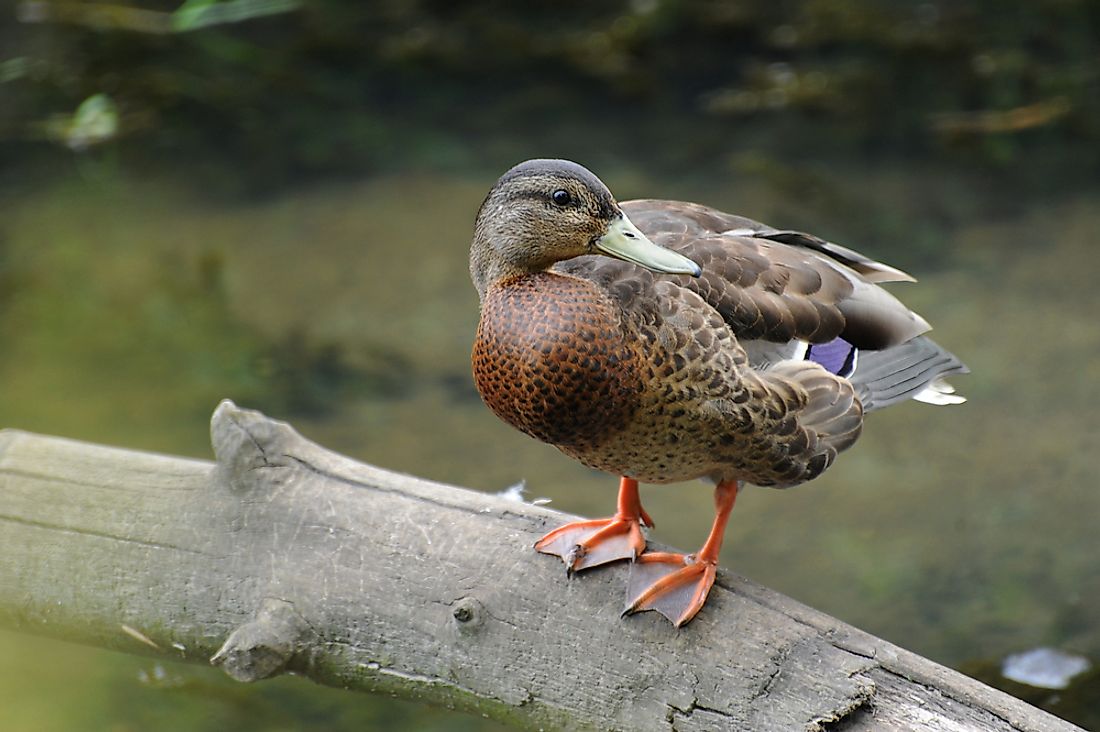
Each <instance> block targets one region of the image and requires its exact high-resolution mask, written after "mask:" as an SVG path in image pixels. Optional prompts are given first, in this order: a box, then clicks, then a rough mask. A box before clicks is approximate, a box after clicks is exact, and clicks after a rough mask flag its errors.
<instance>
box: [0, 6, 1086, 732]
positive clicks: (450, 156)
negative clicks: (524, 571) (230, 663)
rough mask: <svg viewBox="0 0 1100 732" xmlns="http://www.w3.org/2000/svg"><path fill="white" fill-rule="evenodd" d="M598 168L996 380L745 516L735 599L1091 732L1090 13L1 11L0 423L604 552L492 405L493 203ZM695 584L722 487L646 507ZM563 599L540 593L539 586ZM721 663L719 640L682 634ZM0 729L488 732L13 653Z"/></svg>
mask: <svg viewBox="0 0 1100 732" xmlns="http://www.w3.org/2000/svg"><path fill="white" fill-rule="evenodd" d="M554 156H560V157H569V158H573V159H576V160H578V161H580V162H583V163H585V164H586V165H588V166H589V167H591V168H592V169H593V170H595V171H596V172H597V174H599V175H600V176H601V177H603V179H604V180H605V181H606V182H607V183H608V184H609V185H610V187H611V188H612V190H613V191H614V192H615V193H616V195H617V196H618V197H619V198H620V199H621V200H625V199H628V198H632V197H643V196H646V197H660V198H680V199H686V200H695V201H699V202H701V203H706V204H709V205H712V206H715V207H718V208H721V209H724V210H728V211H734V212H737V213H741V214H744V215H747V216H750V217H752V218H756V219H761V220H764V221H767V222H769V223H771V224H773V225H776V226H781V227H785V228H802V229H805V230H809V231H812V232H814V233H817V234H819V235H822V236H825V237H827V238H829V239H832V240H833V241H837V242H839V243H843V244H845V245H848V246H851V247H855V248H857V249H859V250H862V251H864V252H865V253H867V254H869V255H871V256H873V257H876V258H880V259H883V260H885V261H887V262H889V263H891V264H894V265H896V266H898V267H901V268H902V269H905V270H907V271H909V272H911V273H913V274H914V275H916V276H917V277H918V278H919V279H920V280H921V281H920V283H919V284H917V285H901V286H898V287H896V288H895V292H896V293H897V294H898V295H899V296H901V297H902V298H903V299H904V300H905V301H906V302H907V303H908V304H909V305H910V306H912V307H914V308H915V309H917V310H918V311H920V312H921V313H922V314H924V315H925V316H926V317H927V318H928V319H929V320H930V321H931V322H932V323H933V324H934V325H935V326H936V334H935V335H936V338H937V339H938V340H939V341H940V342H942V343H943V344H945V345H946V346H948V347H949V348H951V349H952V350H953V351H955V352H956V353H958V354H959V355H960V356H961V357H962V358H963V359H964V360H965V361H966V362H967V363H968V364H969V365H970V367H971V368H972V370H973V374H972V375H971V376H968V377H965V378H959V379H956V380H955V383H956V385H957V386H959V388H960V390H961V391H962V392H964V393H965V394H966V395H967V396H968V397H969V398H970V401H969V402H968V403H967V404H966V405H964V406H961V407H954V408H939V409H937V408H932V407H928V406H925V405H920V404H911V405H905V406H901V407H898V408H895V409H891V410H888V411H886V412H884V413H876V414H875V415H873V417H872V418H871V419H870V420H869V424H868V426H867V429H866V430H865V433H864V437H863V438H862V439H861V441H860V443H859V444H858V445H857V447H856V448H855V449H853V450H852V451H851V452H849V453H846V454H845V455H844V456H843V457H842V458H841V459H840V460H839V462H838V464H837V466H836V467H835V468H834V469H832V470H831V471H830V472H829V473H828V474H827V475H825V476H824V477H822V478H821V479H819V480H817V481H815V482H814V483H813V484H812V485H809V486H805V487H802V488H799V489H797V490H793V491H787V492H780V491H765V490H760V489H757V490H750V491H749V492H748V493H747V494H746V496H745V497H744V498H743V500H742V501H740V502H739V503H738V508H737V511H736V513H735V516H734V518H733V520H732V522H731V527H730V532H729V534H728V539H727V543H726V547H725V549H724V552H723V557H722V563H723V565H724V566H726V567H728V568H730V569H732V570H733V571H735V572H738V573H740V574H743V575H746V576H749V577H752V578H753V579H755V580H758V581H760V582H762V583H764V584H767V585H769V586H771V587H774V588H776V589H778V590H780V591H782V592H784V593H787V594H789V595H791V596H793V597H795V598H797V599H799V600H801V601H803V602H806V603H808V604H810V605H813V606H815V607H817V608H820V609H822V610H824V611H826V612H828V613H831V614H833V615H836V616H838V617H840V618H842V619H843V620H845V621H847V622H850V623H853V624H855V625H857V626H860V627H862V628H864V629H866V630H868V631H870V632H872V633H875V634H877V635H880V636H883V637H885V638H887V639H889V640H891V641H893V642H895V643H898V644H900V645H902V646H905V647H907V648H909V649H912V650H914V651H917V652H919V653H921V654H924V655H927V656H929V657H931V658H933V659H935V660H937V661H940V662H942V663H945V664H948V665H951V666H954V667H956V668H960V669H961V670H963V671H965V672H967V673H971V674H974V675H976V676H978V677H979V678H982V679H983V680H986V681H987V682H990V683H994V684H997V685H1000V686H1002V687H1004V688H1007V689H1009V690H1010V691H1012V692H1013V693H1016V694H1018V695H1021V696H1023V697H1024V698H1027V699H1028V700H1030V701H1032V702H1033V703H1037V704H1041V705H1043V706H1044V707H1046V708H1047V709H1050V710H1051V711H1053V712H1054V713H1056V714H1059V715H1062V716H1065V717H1068V718H1070V719H1072V720H1074V721H1076V722H1077V723H1078V724H1081V725H1083V726H1086V727H1090V728H1095V729H1100V675H1098V673H1097V671H1096V670H1095V669H1094V670H1093V671H1091V672H1088V673H1086V674H1084V675H1083V676H1079V677H1078V678H1077V679H1076V680H1075V684H1074V685H1073V686H1071V687H1070V688H1069V689H1067V690H1065V691H1043V690H1039V689H1033V688H1030V687H1026V686H1023V685H1019V684H1014V683H1012V682H1009V681H1007V680H1005V679H1003V678H1001V677H1000V675H999V668H1000V661H1001V659H1002V658H1004V657H1005V656H1006V655H1007V654H1010V653H1015V652H1019V651H1022V650H1026V649H1029V648H1033V647H1036V646H1043V645H1045V646H1052V647H1055V648H1059V649H1062V650H1064V651H1067V652H1071V653H1075V654H1080V655H1084V656H1086V657H1090V658H1091V659H1093V661H1094V662H1095V661H1096V660H1097V659H1100V615H1098V614H1097V612H1096V608H1097V607H1098V606H1100V544H1098V542H1097V539H1096V525H1097V520H1098V517H1100V491H1098V490H1097V475H1098V473H1100V450H1098V447H1100V426H1098V422H1097V419H1096V417H1095V412H1096V405H1097V404H1100V326H1098V323H1097V320H1098V316H1100V293H1098V289H1097V282H1098V279H1100V278H1098V275H1100V250H1098V248H1097V241H1098V238H1097V233H1096V232H1097V230H1098V229H1100V174H1098V171H1100V5H1098V4H1097V3H1095V2H1086V1H1085V0H1033V1H1032V2H1028V3H1003V2H999V1H995V0H985V1H982V0H937V1H935V2H924V3H913V2H900V1H898V2H890V1H873V0H790V1H789V2H774V0H744V1H741V2H721V1H719V0H633V1H632V2H608V3H589V2H583V1H582V0H558V1H557V2H552V3H530V4H526V3H510V2H491V1H485V2H470V3H455V2H449V1H448V2H444V1H443V0H439V1H436V2H430V1H426V0H421V1H414V0H410V1H405V0H388V1H387V0H382V1H379V2H372V3H359V2H351V1H350V0H349V1H347V2H336V1H335V0H314V1H312V2H310V1H308V0H301V1H300V2H299V1H297V0H232V1H229V2H212V1H211V0H189V1H188V2H186V3H183V4H182V5H181V3H180V1H179V0H104V2H101V3H100V2H82V1H79V0H71V1H66V0H8V2H5V3H3V4H2V5H0V427H18V428H22V429H28V430H35V431H40V432H45V433H50V434H58V435H65V436H71V437H76V438H80V439H85V440H91V441H95V442H101V443H110V444H119V445H125V446H129V447H135V448H145V449H151V450H157V451H162V452H167V453H173V454H184V455H191V456H197V457H209V456H210V450H209V446H208V442H207V434H206V431H207V422H208V419H209V415H210V412H211V411H212V410H213V408H214V406H215V405H216V403H217V401H218V400H219V399H221V398H223V397H229V398H232V399H234V400H235V401H237V402H238V403H239V404H242V405H243V406H249V407H256V408H260V409H263V410H265V411H267V412H268V413H269V414H271V415H272V416H275V417H279V418H283V419H290V420H291V421H293V422H294V424H295V425H296V426H297V427H298V428H299V429H300V430H301V431H302V432H303V433H305V434H306V435H307V436H309V437H311V438H313V439H315V440H317V441H320V442H321V443H323V444H325V445H327V446H329V447H331V448H333V449H335V450H338V451H340V452H343V453H346V454H348V455H352V456H354V457H356V458H359V459H362V460H366V461H370V462H374V463H377V464H379V465H382V466H384V467H388V468H392V469H396V470H402V471H408V472H412V473H416V474H419V475H423V476H426V477H429V478H433V479H437V480H443V481H447V482H452V483H457V484H462V485H467V486H471V487H475V488H478V489H483V490H486V491H498V490H501V489H503V488H505V487H506V486H508V485H511V484H512V483H515V482H517V481H519V480H521V479H522V480H526V481H527V485H528V487H529V491H530V494H531V495H533V496H548V497H551V498H553V501H554V502H553V505H554V506H555V507H557V508H559V509H562V510H566V511H571V512H576V513H581V514H585V515H604V514H606V513H608V511H609V510H610V508H611V506H612V504H613V501H614V491H615V487H616V485H617V481H616V480H615V479H614V478H613V477H608V476H602V475H598V474H596V473H593V472H591V471H588V470H586V469H584V468H582V467H580V466H578V465H576V464H574V463H573V462H571V461H570V460H568V459H567V458H565V457H563V456H561V455H560V454H558V453H557V452H556V451H555V450H553V449H552V448H549V447H546V446H544V445H541V444H538V443H536V442H534V441H532V440H530V439H528V438H526V437H524V436H523V435H521V434H519V433H518V432H514V431H513V430H511V429H510V428H508V427H506V426H505V425H503V424H501V423H498V422H497V421H496V419H495V418H494V417H493V416H492V415H491V414H490V413H489V412H488V411H487V410H486V409H485V408H484V407H483V406H482V405H481V404H480V402H479V400H478V398H477V394H476V392H475V391H474V390H473V386H472V383H471V380H470V376H469V361H468V358H469V346H470V342H471V339H472V336H473V330H474V327H475V325H476V321H477V298H476V294H475V293H474V291H473V288H472V287H471V286H470V284H469V279H468V275H467V269H466V267H467V265H466V257H467V247H468V242H469V235H470V231H471V227H472V221H473V216H474V214H475V212H476V209H477V206H478V204H479V203H480V201H481V198H482V197H483V196H484V194H485V192H486V191H487V190H488V188H489V186H490V185H491V184H492V182H493V181H494V180H495V179H496V177H497V176H498V175H499V174H500V173H501V172H503V171H504V170H505V169H506V168H507V167H509V166H510V165H512V164H514V163H515V162H518V161H520V160H522V159H525V158H528V157H554ZM643 491H644V492H643V496H644V499H645V502H646V506H647V508H648V509H649V511H650V512H651V513H652V514H653V515H654V517H655V519H656V521H657V524H658V528H657V530H656V532H655V536H656V538H657V539H658V540H660V541H664V542H667V543H671V544H673V545H677V546H680V547H684V548H688V549H691V548H694V547H696V546H697V545H698V544H699V542H700V541H701V540H702V538H703V536H704V534H705V532H706V530H707V528H708V527H709V525H710V520H711V497H710V495H709V491H708V490H706V488H705V487H703V486H702V485H700V484H687V485H684V486H673V487H648V488H644V489H643ZM531 560H532V561H538V559H537V558H536V557H535V556H532V558H531ZM689 631H690V628H689ZM0 697H2V698H3V699H4V702H3V704H2V705H0V727H2V728H3V729H5V730H8V729H11V730H47V731H53V730H113V731H118V732H123V731H129V730H145V729H152V728H156V729H162V730H181V731H192V730H222V729H227V728H231V729H238V730H293V729H310V728H325V729H331V730H352V729H355V730H364V729H393V728H400V729H421V730H498V729H500V727H499V726H497V725H494V724H491V723H489V722H487V721H485V720H481V719H477V718H474V717H468V716H464V715H458V714H453V713H448V712H446V711H441V710H435V709H428V708H423V707H417V706H413V705H409V704H405V703H402V702H397V701H393V700H390V699H385V698H376V697H372V696H366V695H355V694H343V693H340V692H336V691H333V690H328V689H321V688H317V687H313V686H311V685H310V684H308V683H307V682H305V681H302V680H300V679H281V680H277V681H273V682H265V683H263V684H259V685H256V686H242V685H237V684H235V683H233V682H230V681H228V680H226V679H224V678H222V676H221V675H220V673H218V672H215V671H213V670H210V669H203V668H202V667H197V666H183V665H176V664H167V663H161V664H156V663H152V662H150V661H148V660H147V659H142V658H138V657H129V656H123V655H120V654H115V653H111V652H107V651H99V650H95V649H88V648H83V647H78V646H72V645H67V644H64V643H62V642H59V641H53V640H45V639H38V638H34V637H30V636H21V635H16V634H12V633H3V634H0Z"/></svg>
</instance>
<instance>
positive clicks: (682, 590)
mask: <svg viewBox="0 0 1100 732" xmlns="http://www.w3.org/2000/svg"><path fill="white" fill-rule="evenodd" d="M737 488H738V484H737V481H735V480H731V481H723V482H722V483H719V484H718V486H717V487H716V488H715V489H714V508H715V512H714V526H713V527H712V528H711V530H710V536H708V537H707V541H706V543H705V544H703V548H702V549H700V550H699V552H698V553H697V554H673V553H671V552H651V553H650V554H643V555H642V556H640V557H638V560H637V561H636V562H635V563H634V564H633V565H632V566H631V568H630V584H629V586H628V588H627V603H628V605H627V607H626V610H624V611H623V615H628V614H630V613H639V612H643V611H645V610H656V611H657V612H659V613H660V614H661V615H664V616H665V617H666V618H668V619H669V620H670V621H672V624H673V625H675V626H676V627H677V628H678V627H680V626H681V625H684V624H685V623H687V622H688V621H690V620H691V619H692V618H694V617H695V614H696V613H697V612H699V610H700V609H701V608H702V607H703V603H705V602H706V601H707V594H708V593H710V588H711V586H712V585H713V584H714V575H715V572H716V570H717V569H718V550H719V549H721V548H722V537H723V536H725V533H726V524H727V523H728V522H729V517H730V511H732V510H733V503H734V501H736V500H737Z"/></svg>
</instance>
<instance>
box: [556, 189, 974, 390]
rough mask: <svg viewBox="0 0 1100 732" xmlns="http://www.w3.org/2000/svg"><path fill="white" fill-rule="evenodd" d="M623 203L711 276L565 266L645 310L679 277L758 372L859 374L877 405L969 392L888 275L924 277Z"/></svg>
mask: <svg viewBox="0 0 1100 732" xmlns="http://www.w3.org/2000/svg"><path fill="white" fill-rule="evenodd" d="M622 208H623V210H624V211H625V212H626V214H627V216H628V217H629V218H630V219H631V221H633V222H634V224H635V225H636V226H637V227H638V228H639V229H641V230H642V232H644V233H645V234H646V236H648V237H649V238H650V239H651V240H653V241H654V242H655V243H657V244H659V245H661V246H664V247H667V248H669V249H673V250H675V251H678V252H680V253H681V254H683V255H685V256H687V257H689V258H691V259H693V260H694V261H695V262H696V263H698V264H699V265H700V267H702V270H703V273H702V276H700V277H698V278H692V277H687V276H672V277H669V276H663V275H656V276H655V275H654V274H653V273H651V272H649V271H648V270H644V269H642V268H641V267H638V266H636V265H633V264H629V263H627V262H621V261H618V260H612V259H609V258H606V257H597V256H588V257H578V258H576V259H572V260H569V261H567V262H563V263H560V264H559V265H557V267H558V268H559V269H560V270H562V271H565V272H569V273H571V274H574V275H576V276H581V277H586V278H589V279H592V280H594V281H597V282H599V283H600V284H601V285H603V286H604V287H605V288H606V289H607V290H608V291H609V292H610V293H611V294H612V296H613V297H615V298H616V299H617V300H618V301H619V302H620V303H621V304H622V305H623V306H624V307H625V308H627V309H629V310H630V311H631V312H634V313H636V314H644V312H645V311H646V310H647V308H649V307H650V302H649V301H650V300H651V299H652V298H654V297H655V291H654V289H653V282H654V279H655V277H660V278H661V279H662V280H671V281H673V282H675V283H676V284H677V285H678V286H679V287H681V288H683V289H686V290H690V291H692V292H694V293H695V294H697V295H699V296H700V297H701V298H702V299H703V300H704V301H705V302H706V303H707V305H709V306H710V307H712V308H714V310H716V311H717V312H718V313H719V314H720V315H721V316H722V319H723V320H724V321H725V322H726V324H727V325H728V326H729V327H730V329H731V330H732V332H733V334H734V335H735V336H736V337H737V340H738V342H739V343H740V345H741V346H742V347H743V348H744V349H745V351H746V352H747V354H748V357H749V361H750V362H751V363H752V364H753V365H754V366H756V367H757V368H758V369H767V368H769V367H770V366H772V365H774V364H777V363H780V362H783V361H788V360H812V361H815V362H817V363H819V364H821V365H822V366H823V367H824V368H826V370H828V371H830V372H832V373H834V374H837V375H839V376H842V377H844V378H847V379H848V380H849V381H851V382H852V384H853V385H854V386H855V387H856V390H857V392H858V393H859V395H860V398H861V400H862V401H863V402H864V407H865V409H867V410H868V411H869V410H871V409H877V408H881V407H884V406H889V405H890V404H894V403H897V402H899V401H904V400H906V399H909V398H918V399H921V400H922V401H929V402H931V403H938V404H946V403H957V402H958V401H962V398H961V397H957V396H954V395H953V393H952V392H950V391H947V390H949V389H950V387H948V386H947V385H946V383H945V382H943V381H942V377H943V376H946V375H949V374H952V373H964V372H965V371H966V367H965V366H963V364H962V362H961V361H959V360H958V359H957V358H956V357H955V356H954V355H953V354H951V353H949V352H947V351H946V350H944V349H943V348H941V347H940V346H938V345H937V344H936V343H935V342H934V341H932V340H931V339H929V338H927V337H925V336H924V334H925V333H926V332H927V331H929V330H930V329H931V326H930V325H929V324H928V322H927V321H926V320H925V319H924V318H922V317H921V316H920V315H918V314H916V313H914V312H913V311H911V310H910V309H909V308H908V307H906V306H905V305H904V304H903V303H902V302H901V301H900V300H898V299H897V298H896V297H894V296H893V295H892V294H890V293H889V292H887V291H886V290H884V289H883V288H882V287H880V286H879V284H878V283H881V282H891V281H913V278H912V277H911V276H909V275H908V274H906V273H905V272H902V271H901V270H898V269H896V268H894V267H891V266H889V265H887V264H883V263H882V262H878V261H876V260H873V259H871V258H869V257H867V256H865V255H863V254H861V253H859V252H856V251H854V250H852V249H848V248H847V247H842V246H840V245H837V244H833V243H831V242H827V241H825V240H824V239H821V238H819V237H816V236H813V235H812V234H806V233H802V232H797V231H788V230H781V229H775V228H773V227H770V226H767V225H766V224H762V223H760V222H758V221H753V220H752V219H748V218H745V217H743V216H736V215H733V214H727V213H724V212H721V211H718V210H716V209H712V208H709V207H706V206H702V205H699V204H695V203H688V202H683V201H658V200H637V201H627V202H625V203H623V204H622ZM643 316H644V315H643Z"/></svg>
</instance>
